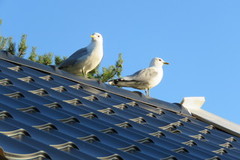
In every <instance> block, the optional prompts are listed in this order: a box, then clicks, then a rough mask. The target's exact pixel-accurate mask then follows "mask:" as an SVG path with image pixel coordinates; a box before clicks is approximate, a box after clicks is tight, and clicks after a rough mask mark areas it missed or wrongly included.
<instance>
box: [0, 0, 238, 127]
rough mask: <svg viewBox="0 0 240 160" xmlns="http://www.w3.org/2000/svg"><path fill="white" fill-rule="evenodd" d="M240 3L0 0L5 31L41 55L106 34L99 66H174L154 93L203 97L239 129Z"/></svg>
mask: <svg viewBox="0 0 240 160" xmlns="http://www.w3.org/2000/svg"><path fill="white" fill-rule="evenodd" d="M239 8H240V1H238V0H231V1H229V0H211V1H209V0H201V1H192V0H182V1H179V0H168V1H167V0H165V1H163V0H150V1H143V0H121V1H111V0H101V1H97V0H88V1H81V0H70V1H63V0H51V1H49V0H41V1H33V0H21V1H16V0H0V19H2V20H3V24H2V25H1V26H0V34H1V35H3V36H6V37H9V36H11V37H13V38H14V40H15V41H16V42H18V41H19V40H20V37H21V35H22V34H27V35H28V38H27V39H28V40H27V42H28V46H29V50H28V52H30V48H31V47H32V46H36V47H37V52H38V53H39V54H44V53H48V52H53V53H54V54H55V55H61V56H69V55H71V54H72V53H73V52H74V51H76V50H77V49H79V48H82V47H85V46H86V45H88V44H89V43H90V34H92V33H93V32H99V33H101V34H102V35H103V37H104V54H105V55H104V58H103V61H102V63H101V66H102V67H107V66H109V65H112V64H114V63H115V60H117V56H118V53H123V59H124V68H123V73H122V75H123V76H124V75H129V74H132V73H133V72H135V71H137V70H139V69H142V68H145V67H148V65H149V62H150V60H151V59H152V58H153V57H161V58H163V59H164V60H165V61H167V62H169V63H170V65H169V66H164V78H163V80H162V82H161V84H159V85H158V86H157V87H155V88H153V89H152V90H151V96H152V97H154V98H157V99H161V100H165V101H168V102H180V101H181V100H182V98H183V97H189V96H205V97H206V103H205V104H204V106H203V109H205V110H207V111H209V112H211V113H214V114H216V115H219V116H221V117H223V118H225V119H228V120H230V121H233V122H235V123H238V124H240V117H239V113H240V103H239V101H238V100H239V99H240V74H239V69H240V63H239V59H240V10H239Z"/></svg>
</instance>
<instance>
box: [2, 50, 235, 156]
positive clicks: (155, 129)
mask: <svg viewBox="0 0 240 160" xmlns="http://www.w3.org/2000/svg"><path fill="white" fill-rule="evenodd" d="M0 148H2V149H3V152H4V153H3V154H1V150H0V157H1V156H3V155H5V156H6V157H7V158H9V159H34V160H49V159H53V160H79V159H86V160H91V159H102V160H122V159H126V160H138V159H142V160H157V159H163V160H198V159H199V160H200V159H208V160H220V159H223V160H224V159H225V160H237V159H240V138H239V137H238V136H236V135H233V134H231V133H229V132H226V131H222V130H220V129H219V128H218V127H217V126H215V125H213V124H210V123H206V122H204V121H202V120H199V119H197V118H196V117H195V116H192V115H190V114H188V112H187V111H186V109H184V107H182V106H181V105H177V104H172V103H168V102H164V101H161V100H157V99H153V98H147V97H145V96H143V95H141V94H138V93H133V92H130V91H127V90H123V89H120V88H116V87H112V86H109V85H106V84H103V83H100V82H98V81H95V80H87V79H83V78H81V77H77V76H74V75H71V74H68V73H66V72H63V71H60V70H58V69H55V68H54V67H50V66H45V65H41V64H37V63H34V62H31V61H28V60H25V59H21V58H18V57H15V56H13V55H10V54H8V53H6V52H3V51H1V53H0Z"/></svg>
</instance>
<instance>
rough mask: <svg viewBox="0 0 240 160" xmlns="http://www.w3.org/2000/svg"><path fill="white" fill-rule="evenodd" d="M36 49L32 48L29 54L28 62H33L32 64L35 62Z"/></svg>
mask: <svg viewBox="0 0 240 160" xmlns="http://www.w3.org/2000/svg"><path fill="white" fill-rule="evenodd" d="M36 50H37V47H32V51H31V53H30V56H29V57H28V59H29V60H31V61H33V62H37V56H38V55H37V52H36Z"/></svg>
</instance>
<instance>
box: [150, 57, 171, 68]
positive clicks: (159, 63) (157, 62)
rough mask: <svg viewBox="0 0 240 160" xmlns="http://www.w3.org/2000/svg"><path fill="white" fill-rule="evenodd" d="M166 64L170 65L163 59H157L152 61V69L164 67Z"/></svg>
mask: <svg viewBox="0 0 240 160" xmlns="http://www.w3.org/2000/svg"><path fill="white" fill-rule="evenodd" d="M164 64H169V63H168V62H165V61H164V60H163V59H162V58H158V57H155V58H153V59H152V61H151V63H150V67H152V66H155V67H162V66H163V65H164Z"/></svg>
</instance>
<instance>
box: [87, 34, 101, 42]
mask: <svg viewBox="0 0 240 160" xmlns="http://www.w3.org/2000/svg"><path fill="white" fill-rule="evenodd" d="M90 37H92V41H98V42H102V41H103V37H102V35H101V34H100V33H93V34H92V35H91V36H90Z"/></svg>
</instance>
